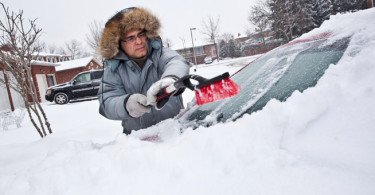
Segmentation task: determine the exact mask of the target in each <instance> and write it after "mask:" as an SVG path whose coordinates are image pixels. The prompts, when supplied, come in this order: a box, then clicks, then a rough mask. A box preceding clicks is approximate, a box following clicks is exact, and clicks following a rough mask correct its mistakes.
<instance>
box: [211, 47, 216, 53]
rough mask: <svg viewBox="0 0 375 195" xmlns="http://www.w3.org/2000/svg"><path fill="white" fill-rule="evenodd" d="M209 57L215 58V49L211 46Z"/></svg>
mask: <svg viewBox="0 0 375 195" xmlns="http://www.w3.org/2000/svg"><path fill="white" fill-rule="evenodd" d="M211 56H216V48H215V45H213V46H211Z"/></svg>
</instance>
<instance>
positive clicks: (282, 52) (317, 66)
mask: <svg viewBox="0 0 375 195" xmlns="http://www.w3.org/2000/svg"><path fill="white" fill-rule="evenodd" d="M330 37H331V33H323V34H320V35H318V36H313V37H309V38H306V39H304V40H297V41H294V42H291V43H288V44H286V45H283V46H280V47H278V48H276V49H274V50H271V51H270V52H268V53H266V54H265V55H263V56H262V57H260V58H258V59H256V60H255V61H253V62H252V63H250V64H248V65H247V66H245V67H244V68H243V69H241V70H240V71H238V72H237V73H235V74H234V75H232V77H231V80H233V81H234V82H236V83H237V84H238V85H239V86H240V87H241V91H240V93H239V94H237V95H236V96H233V97H231V98H228V99H224V100H221V101H217V102H212V103H208V104H203V105H201V106H198V105H194V106H192V107H190V108H189V109H188V110H185V112H184V113H183V114H180V116H178V117H179V120H180V122H181V123H182V124H183V125H184V126H185V125H186V126H187V127H193V128H196V127H198V126H201V125H203V126H211V125H213V124H216V123H218V122H227V121H234V120H236V119H238V118H239V117H241V116H243V115H244V114H246V113H247V114H251V113H253V112H256V111H258V110H261V109H262V108H263V107H264V106H265V105H266V104H267V102H269V101H270V100H271V99H277V100H279V101H285V100H286V99H287V98H288V97H290V96H291V95H292V93H293V92H295V91H297V90H298V91H300V92H303V91H304V90H306V89H307V88H309V87H313V86H315V85H316V83H317V82H318V80H319V79H320V78H321V77H322V76H323V74H324V72H325V70H327V69H328V67H329V66H330V65H332V64H336V63H337V62H338V61H339V60H340V59H341V57H342V56H343V54H344V52H345V50H346V48H347V47H348V44H349V41H350V37H345V38H341V39H338V40H337V39H330Z"/></svg>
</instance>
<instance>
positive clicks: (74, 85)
mask: <svg viewBox="0 0 375 195" xmlns="http://www.w3.org/2000/svg"><path fill="white" fill-rule="evenodd" d="M102 75H103V70H92V71H86V72H81V73H79V74H78V75H77V76H75V77H74V78H73V79H72V80H71V81H69V82H67V83H63V84H60V85H55V86H52V87H50V88H48V89H47V92H46V100H48V101H50V102H52V101H55V103H56V104H66V103H68V102H69V101H70V100H73V99H78V98H83V97H93V96H96V95H97V93H98V90H99V85H100V79H101V77H102Z"/></svg>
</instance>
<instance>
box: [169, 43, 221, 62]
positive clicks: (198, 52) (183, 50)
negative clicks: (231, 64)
mask: <svg viewBox="0 0 375 195" xmlns="http://www.w3.org/2000/svg"><path fill="white" fill-rule="evenodd" d="M171 49H172V50H175V51H176V52H177V53H179V54H180V55H181V56H183V57H184V58H185V59H186V60H187V61H189V62H191V63H193V64H195V59H194V55H193V47H192V43H191V42H190V43H185V44H180V45H174V46H173V47H172V48H171ZM194 52H195V53H194V54H195V58H196V59H197V64H203V63H204V58H205V57H208V56H210V57H212V58H213V59H215V58H217V51H216V48H215V45H214V44H213V43H207V42H194Z"/></svg>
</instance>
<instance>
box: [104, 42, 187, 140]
mask: <svg viewBox="0 0 375 195" xmlns="http://www.w3.org/2000/svg"><path fill="white" fill-rule="evenodd" d="M151 48H152V47H151ZM149 53H151V55H150V56H149V57H148V59H147V60H146V62H145V64H144V66H143V68H142V69H141V68H140V67H139V66H138V65H137V64H136V63H135V62H134V61H132V60H129V59H128V57H127V56H126V55H125V54H124V52H123V51H120V52H119V53H118V54H117V55H116V56H115V57H114V58H113V59H111V60H107V61H106V66H107V68H106V69H105V71H104V74H103V77H102V84H101V85H100V89H99V92H98V97H99V102H100V108H99V112H100V114H102V115H103V116H105V117H106V118H108V119H112V120H122V126H123V129H124V133H126V134H129V133H130V132H131V131H132V130H139V129H143V128H146V127H149V126H152V125H154V124H156V123H158V122H160V121H162V120H165V119H168V118H173V117H174V116H176V115H177V114H178V113H179V112H180V110H181V109H183V108H184V106H183V102H182V97H181V96H172V97H171V98H170V99H169V101H168V103H167V104H166V105H165V106H164V107H163V108H162V109H161V110H156V109H155V108H152V109H151V112H150V113H146V114H144V115H143V116H141V117H139V118H133V117H131V116H130V115H129V114H128V113H127V111H126V110H125V108H124V100H125V99H126V98H127V97H128V96H129V95H131V94H134V93H140V94H143V95H146V93H147V90H148V89H149V88H150V86H151V85H152V84H153V83H154V82H156V81H158V80H160V79H161V78H164V77H166V76H174V77H177V78H181V77H183V76H185V75H187V74H189V65H188V62H187V61H186V60H185V59H184V58H183V57H182V56H180V55H178V54H177V53H176V52H175V51H172V50H168V49H166V48H162V49H161V48H160V49H152V50H151V51H150V52H149Z"/></svg>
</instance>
